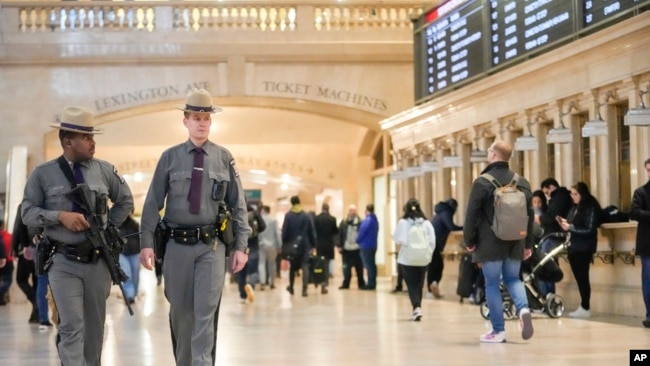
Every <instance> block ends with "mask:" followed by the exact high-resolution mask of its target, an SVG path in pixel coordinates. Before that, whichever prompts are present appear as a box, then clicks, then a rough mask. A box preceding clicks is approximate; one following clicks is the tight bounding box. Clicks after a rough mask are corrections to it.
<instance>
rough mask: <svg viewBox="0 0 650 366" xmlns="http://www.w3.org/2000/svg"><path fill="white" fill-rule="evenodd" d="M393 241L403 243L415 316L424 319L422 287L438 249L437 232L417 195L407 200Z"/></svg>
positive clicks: (401, 261) (405, 272) (400, 256)
mask: <svg viewBox="0 0 650 366" xmlns="http://www.w3.org/2000/svg"><path fill="white" fill-rule="evenodd" d="M393 240H395V242H396V243H397V244H398V245H400V246H401V248H400V250H399V254H398V256H397V263H399V264H400V265H401V266H402V273H403V275H404V281H405V282H406V287H407V288H408V293H409V299H410V300H411V305H412V307H413V312H412V319H413V320H414V321H420V320H421V319H422V309H421V303H422V287H423V286H424V278H425V275H426V272H427V266H428V265H429V262H431V256H432V254H433V251H434V250H435V248H436V235H435V232H434V230H433V225H431V222H430V221H428V220H427V218H426V217H425V216H424V213H423V212H422V209H421V208H420V203H419V202H418V200H416V199H415V198H411V199H409V200H408V202H406V206H405V207H404V216H403V217H402V218H401V219H400V220H399V221H398V222H397V227H396V228H395V232H394V233H393Z"/></svg>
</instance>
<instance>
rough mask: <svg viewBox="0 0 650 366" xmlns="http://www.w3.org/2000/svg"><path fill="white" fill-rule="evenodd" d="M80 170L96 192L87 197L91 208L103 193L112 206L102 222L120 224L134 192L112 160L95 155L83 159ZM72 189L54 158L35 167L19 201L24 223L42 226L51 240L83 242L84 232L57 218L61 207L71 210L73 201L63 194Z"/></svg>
mask: <svg viewBox="0 0 650 366" xmlns="http://www.w3.org/2000/svg"><path fill="white" fill-rule="evenodd" d="M81 171H82V173H83V176H84V180H85V182H86V184H87V185H88V188H90V190H91V191H93V192H95V194H94V195H91V196H92V197H90V200H91V204H92V205H93V208H94V207H95V197H96V196H97V195H101V194H106V196H107V197H108V198H110V200H111V201H112V202H113V206H112V207H111V209H110V211H109V214H108V217H103V218H102V219H103V220H104V222H105V223H110V224H112V225H114V226H116V227H119V226H120V224H122V222H123V221H124V219H126V217H127V216H128V215H129V214H130V213H131V210H132V209H133V196H132V195H131V190H130V189H129V186H128V184H126V182H125V181H124V178H122V177H121V176H120V175H119V174H118V173H117V170H116V169H115V167H114V166H113V165H112V164H110V163H109V162H107V161H104V160H100V159H94V158H93V159H90V160H88V161H84V162H82V163H81ZM71 190H72V185H71V183H70V182H69V181H68V179H67V178H66V177H65V175H64V174H63V171H62V170H61V167H60V166H59V164H58V161H57V159H54V160H51V161H48V162H46V163H43V164H41V165H39V166H37V167H36V168H34V171H32V173H31V174H30V176H29V178H28V179H27V184H26V185H25V194H24V197H23V202H22V205H21V215H22V218H23V223H24V224H25V225H27V226H30V227H38V228H44V234H45V235H47V236H48V237H50V239H53V240H58V241H61V242H63V243H67V244H78V243H81V242H83V241H84V240H85V239H86V236H85V234H84V233H83V232H72V231H70V230H68V229H67V228H66V227H65V226H63V225H62V224H61V223H60V222H59V220H58V217H59V213H60V212H61V211H72V201H71V200H69V199H68V198H67V197H66V194H68V193H69V192H70V191H71ZM107 219H108V221H107Z"/></svg>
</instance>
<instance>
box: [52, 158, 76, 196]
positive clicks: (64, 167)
mask: <svg viewBox="0 0 650 366" xmlns="http://www.w3.org/2000/svg"><path fill="white" fill-rule="evenodd" d="M56 161H57V163H59V167H60V168H61V170H62V171H63V175H65V177H66V178H67V179H68V181H69V182H70V184H71V185H72V188H73V189H74V188H75V187H76V186H77V182H75V181H74V175H73V174H72V169H70V164H68V161H67V160H66V159H65V157H64V156H63V155H61V156H59V158H58V159H56Z"/></svg>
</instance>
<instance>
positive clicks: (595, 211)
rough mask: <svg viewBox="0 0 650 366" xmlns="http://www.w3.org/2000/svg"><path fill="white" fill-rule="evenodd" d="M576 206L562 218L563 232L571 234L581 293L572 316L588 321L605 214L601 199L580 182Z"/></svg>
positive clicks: (571, 256)
mask: <svg viewBox="0 0 650 366" xmlns="http://www.w3.org/2000/svg"><path fill="white" fill-rule="evenodd" d="M571 199H572V200H573V207H572V208H571V210H570V211H569V214H568V216H567V217H566V218H560V219H559V220H558V221H559V224H560V227H561V228H562V230H564V231H568V232H570V233H571V246H569V248H568V252H569V255H568V258H569V264H570V265H571V271H572V272H573V276H574V277H575V279H576V282H577V283H578V290H579V291H580V306H579V307H578V309H577V310H576V311H573V312H571V313H569V316H570V317H572V318H588V317H590V316H591V311H590V310H589V299H590V298H591V286H590V284H589V265H590V264H591V263H592V262H593V255H594V253H595V252H596V246H597V244H598V226H599V225H600V222H599V220H600V212H601V211H602V209H601V207H600V203H598V200H597V199H596V198H595V197H594V196H592V195H591V193H590V192H589V187H587V184H585V183H584V182H578V183H576V184H575V185H574V186H572V187H571Z"/></svg>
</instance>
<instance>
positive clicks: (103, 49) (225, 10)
mask: <svg viewBox="0 0 650 366" xmlns="http://www.w3.org/2000/svg"><path fill="white" fill-rule="evenodd" d="M0 10H1V12H0V32H1V34H0V64H34V63H46V62H56V61H57V60H59V61H61V62H71V61H73V62H79V61H84V60H87V59H89V58H90V59H92V58H101V59H102V60H112V61H121V62H129V61H134V60H137V59H143V58H144V59H146V60H147V61H151V58H154V59H155V60H156V61H159V62H169V61H181V62H187V61H192V60H194V61H203V60H205V59H214V58H218V59H223V58H227V57H230V56H246V57H253V58H255V57H259V58H264V59H267V60H268V59H274V58H277V59H278V60H282V61H289V60H291V61H299V62H304V61H316V60H318V61H328V60H329V61H345V60H347V61H358V60H366V61H406V60H410V59H411V58H412V41H413V29H412V22H411V19H412V18H415V17H417V16H418V15H419V14H421V12H422V11H423V9H422V7H421V3H415V2H411V1H406V2H405V1H393V2H390V1H389V2H381V3H379V4H378V3H377V2H369V1H348V2H345V3H325V2H311V1H303V2H296V1H284V2H274V1H264V2H260V1H236V2H235V1H230V2H228V1H224V2H199V1H134V2H111V1H92V2H91V1H75V2H72V1H66V2H58V1H4V2H2V4H1V5H0Z"/></svg>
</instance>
